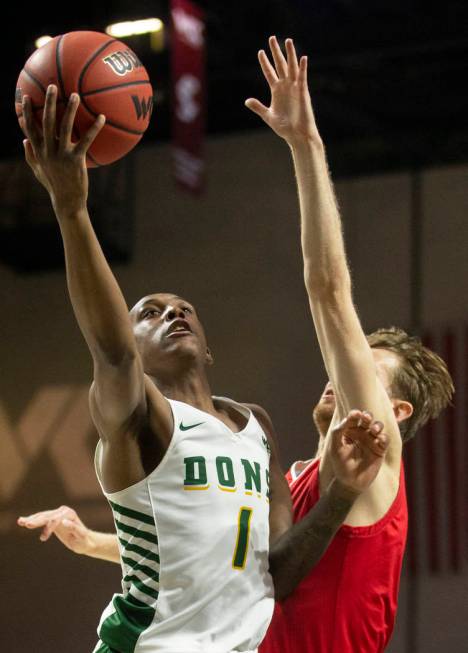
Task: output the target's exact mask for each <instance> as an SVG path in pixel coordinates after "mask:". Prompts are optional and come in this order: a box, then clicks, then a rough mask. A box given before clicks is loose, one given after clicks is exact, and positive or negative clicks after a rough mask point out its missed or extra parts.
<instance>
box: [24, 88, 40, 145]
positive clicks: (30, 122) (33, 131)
mask: <svg viewBox="0 0 468 653" xmlns="http://www.w3.org/2000/svg"><path fill="white" fill-rule="evenodd" d="M23 126H24V129H23V131H24V133H25V134H26V136H27V137H28V139H29V140H30V141H31V144H32V147H33V150H34V151H35V152H37V151H38V150H39V148H40V147H41V143H42V135H41V132H40V131H39V127H38V126H37V124H36V121H35V120H34V116H33V112H32V106H31V99H30V98H29V96H28V95H24V96H23Z"/></svg>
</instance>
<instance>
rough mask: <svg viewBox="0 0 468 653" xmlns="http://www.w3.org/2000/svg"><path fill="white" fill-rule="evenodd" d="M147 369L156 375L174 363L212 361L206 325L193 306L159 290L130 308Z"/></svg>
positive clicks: (203, 362)
mask: <svg viewBox="0 0 468 653" xmlns="http://www.w3.org/2000/svg"><path fill="white" fill-rule="evenodd" d="M130 316H131V318H132V322H133V332H134V334H135V338H136V341H137V345H138V349H139V351H140V354H141V356H142V359H143V365H144V368H145V372H147V373H148V374H157V372H158V370H164V371H167V370H168V366H169V367H170V365H171V364H178V363H180V361H181V360H182V359H183V360H187V361H189V360H191V361H192V362H193V361H194V360H196V361H198V362H200V363H202V364H205V363H210V362H211V355H210V354H209V353H207V346H206V338H205V332H204V330H203V327H202V325H201V323H200V321H199V319H198V317H197V313H196V311H195V308H194V306H193V305H192V304H191V303H190V302H187V301H186V300H185V299H183V298H182V297H178V296H177V295H172V294H169V293H157V294H154V295H148V296H146V297H143V299H140V301H139V302H137V304H136V305H135V306H134V307H133V308H132V310H131V311H130Z"/></svg>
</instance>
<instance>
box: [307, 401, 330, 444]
mask: <svg viewBox="0 0 468 653" xmlns="http://www.w3.org/2000/svg"><path fill="white" fill-rule="evenodd" d="M334 412H335V402H334V401H328V402H325V401H319V402H318V404H317V405H316V406H315V408H314V411H313V413H312V415H313V418H314V424H315V426H316V428H317V431H318V432H319V433H320V437H322V438H324V437H325V436H326V434H327V432H328V429H329V427H330V424H331V421H332V417H333V413H334Z"/></svg>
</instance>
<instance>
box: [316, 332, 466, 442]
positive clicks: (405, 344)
mask: <svg viewBox="0 0 468 653" xmlns="http://www.w3.org/2000/svg"><path fill="white" fill-rule="evenodd" d="M367 340H368V342H369V344H370V346H371V347H372V350H373V355H374V360H375V363H376V366H377V373H378V375H379V377H380V379H381V381H382V383H383V385H384V386H385V388H386V390H387V392H388V394H389V397H390V399H391V400H392V404H393V408H394V411H395V416H396V419H397V421H398V424H399V427H400V432H401V437H402V439H403V441H404V442H405V441H406V440H409V439H410V438H412V437H414V435H415V434H416V432H417V430H418V429H419V428H420V427H421V426H423V425H424V424H425V423H426V422H427V421H428V420H429V419H431V418H434V417H437V415H438V414H439V413H440V412H441V411H442V410H443V409H444V408H445V407H446V406H447V405H448V404H449V403H450V399H451V397H452V394H453V392H454V388H453V382H452V379H451V377H450V374H449V371H448V370H447V366H446V364H445V363H444V361H443V360H442V359H441V358H440V356H438V355H437V354H435V353H434V352H433V351H431V350H430V349H428V348H427V347H424V345H423V344H422V343H421V341H420V339H419V338H416V337H414V336H409V335H408V334H407V333H406V332H405V331H403V329H399V328H397V327H390V328H388V329H378V330H377V331H374V332H373V333H371V334H370V335H368V336H367ZM334 410H335V395H334V392H333V387H332V385H331V383H327V385H326V386H325V389H324V391H323V393H322V396H321V397H320V399H319V401H318V403H317V405H316V406H315V407H314V411H313V417H314V422H315V425H316V427H317V429H318V431H319V433H320V435H322V436H324V435H325V434H326V433H327V431H328V428H329V426H330V423H331V420H332V417H333V412H334Z"/></svg>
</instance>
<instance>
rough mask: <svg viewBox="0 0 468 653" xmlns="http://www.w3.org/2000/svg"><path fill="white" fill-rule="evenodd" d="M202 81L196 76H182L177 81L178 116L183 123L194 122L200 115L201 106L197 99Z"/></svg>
mask: <svg viewBox="0 0 468 653" xmlns="http://www.w3.org/2000/svg"><path fill="white" fill-rule="evenodd" d="M200 88H201V84H200V80H199V79H198V78H197V77H195V76H194V75H189V74H187V75H182V77H180V79H178V80H177V83H176V85H175V92H176V98H177V107H176V114H177V117H178V119H179V120H180V121H181V122H186V123H188V122H193V121H194V120H195V118H197V117H198V114H199V113H200V105H199V103H198V102H197V100H196V99H195V96H196V95H197V93H199V92H200Z"/></svg>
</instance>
